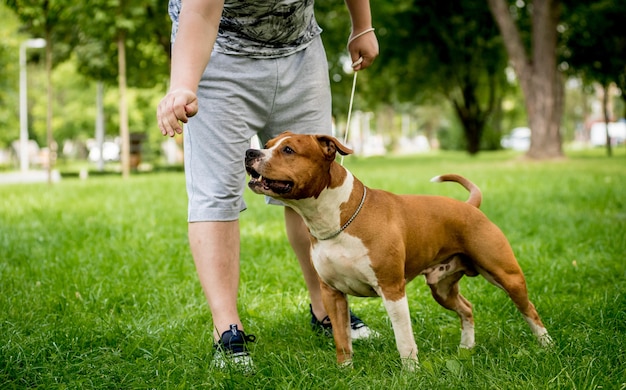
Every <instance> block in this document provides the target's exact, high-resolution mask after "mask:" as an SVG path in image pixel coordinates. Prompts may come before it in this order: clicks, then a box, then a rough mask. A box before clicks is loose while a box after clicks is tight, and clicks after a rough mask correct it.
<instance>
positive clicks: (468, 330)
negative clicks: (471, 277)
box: [427, 272, 476, 349]
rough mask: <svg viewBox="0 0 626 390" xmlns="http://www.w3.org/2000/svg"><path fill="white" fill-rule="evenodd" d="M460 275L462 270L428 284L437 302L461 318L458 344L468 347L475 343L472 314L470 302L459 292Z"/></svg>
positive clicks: (461, 275)
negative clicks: (459, 341)
mask: <svg viewBox="0 0 626 390" xmlns="http://www.w3.org/2000/svg"><path fill="white" fill-rule="evenodd" d="M462 277H463V272H456V273H453V274H450V275H448V276H446V277H445V278H443V279H440V280H438V281H436V282H435V283H432V284H430V283H429V284H428V286H429V287H430V292H431V293H432V295H433V298H435V300H436V301H437V303H439V304H440V305H441V306H443V307H445V308H446V309H448V310H452V311H454V312H456V314H458V316H459V318H460V320H461V343H460V345H459V346H460V347H461V348H466V349H469V348H473V347H474V345H475V344H476V343H475V338H474V314H473V313H472V304H471V303H470V302H469V301H468V300H467V299H466V298H465V297H464V296H463V295H461V293H460V292H459V280H460V279H461V278H462ZM427 280H428V278H427Z"/></svg>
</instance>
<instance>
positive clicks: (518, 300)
mask: <svg viewBox="0 0 626 390" xmlns="http://www.w3.org/2000/svg"><path fill="white" fill-rule="evenodd" d="M483 272H484V271H483ZM483 272H481V274H483V275H484V276H485V279H487V280H489V281H490V282H491V283H493V284H494V285H496V286H498V287H500V288H502V289H503V290H504V291H506V293H507V294H508V295H509V297H510V298H511V300H512V301H513V303H514V304H515V306H516V307H517V309H518V310H519V311H520V312H521V313H522V315H523V316H524V319H525V320H526V322H527V323H528V325H529V326H530V330H531V331H532V332H533V334H534V335H535V337H536V338H537V340H538V341H539V343H540V344H541V345H542V346H544V347H546V346H548V345H550V344H552V338H551V337H550V335H549V334H548V331H547V330H546V328H545V326H544V325H543V323H542V322H541V318H539V313H537V309H535V305H533V304H532V302H531V301H530V300H529V299H528V290H527V288H526V280H525V279H524V274H523V273H522V270H521V269H519V272H518V273H516V274H510V273H507V274H506V277H505V278H502V277H499V275H497V274H496V275H493V274H489V275H485V274H484V273H483Z"/></svg>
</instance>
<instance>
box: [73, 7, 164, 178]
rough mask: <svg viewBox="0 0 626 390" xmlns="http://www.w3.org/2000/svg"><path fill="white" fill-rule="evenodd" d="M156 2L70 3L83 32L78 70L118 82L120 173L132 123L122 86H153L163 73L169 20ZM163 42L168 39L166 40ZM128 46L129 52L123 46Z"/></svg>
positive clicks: (127, 169)
mask: <svg viewBox="0 0 626 390" xmlns="http://www.w3.org/2000/svg"><path fill="white" fill-rule="evenodd" d="M160 4H162V3H160V2H159V1H157V0H113V1H108V0H96V1H91V2H89V3H88V4H86V3H85V2H81V1H77V2H75V3H74V4H73V8H74V10H75V14H76V15H79V25H80V26H81V35H80V42H79V45H78V48H77V50H76V53H77V56H78V61H79V70H80V71H81V73H83V74H85V75H88V76H90V77H92V78H93V79H95V80H102V81H104V82H105V83H107V84H109V85H110V84H114V83H117V86H118V88H119V93H120V99H119V134H120V138H121V140H122V156H121V157H122V159H121V160H122V161H121V162H122V175H123V176H124V177H127V176H128V175H129V173H130V124H129V119H128V118H129V116H128V104H127V95H126V88H127V86H128V85H130V86H154V85H155V84H159V83H162V82H163V81H162V80H163V78H164V75H167V73H168V72H167V70H168V65H169V62H168V57H167V56H166V55H165V54H166V52H168V50H169V44H168V43H169V22H167V20H166V18H167V12H166V7H165V6H162V7H159V5H160ZM166 42H167V43H166ZM127 48H128V49H129V50H127Z"/></svg>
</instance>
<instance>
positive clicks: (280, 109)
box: [184, 37, 332, 222]
mask: <svg viewBox="0 0 626 390" xmlns="http://www.w3.org/2000/svg"><path fill="white" fill-rule="evenodd" d="M198 100H199V101H198V103H199V104H198V107H199V110H198V113H197V114H196V115H195V116H194V117H192V118H190V120H189V123H187V125H186V126H185V127H184V151H185V178H186V182H187V195H188V198H189V206H188V207H189V209H188V221H189V222H200V221H233V220H236V219H238V218H239V213H240V212H241V211H243V210H245V209H246V204H245V202H244V200H243V197H242V196H243V191H244V188H245V187H246V172H245V167H244V155H245V151H246V149H248V148H249V147H250V139H251V138H252V137H253V136H254V135H258V137H259V140H260V142H261V145H263V144H264V143H265V142H267V141H268V140H269V139H271V138H273V137H275V136H276V135H278V134H280V133H281V132H283V131H285V130H290V131H293V132H295V133H324V134H330V133H331V126H332V119H331V115H332V113H331V95H330V82H329V78H328V63H327V61H326V54H325V52H324V47H323V45H322V41H321V38H320V37H318V38H317V39H315V40H313V41H312V42H311V44H310V45H309V46H308V47H307V48H306V49H304V50H301V51H299V52H296V53H294V54H292V55H290V56H287V57H281V58H273V59H252V58H248V57H243V56H233V55H225V54H220V53H217V52H215V51H214V52H213V53H212V55H211V61H210V62H209V65H208V66H207V68H206V69H205V71H204V74H203V76H202V80H201V81H200V85H199V87H198Z"/></svg>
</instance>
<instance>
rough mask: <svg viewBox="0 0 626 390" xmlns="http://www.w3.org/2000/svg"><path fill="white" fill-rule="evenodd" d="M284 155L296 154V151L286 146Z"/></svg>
mask: <svg viewBox="0 0 626 390" xmlns="http://www.w3.org/2000/svg"><path fill="white" fill-rule="evenodd" d="M283 153H285V154H294V153H295V151H294V150H293V149H291V148H290V147H289V146H285V147H284V148H283Z"/></svg>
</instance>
